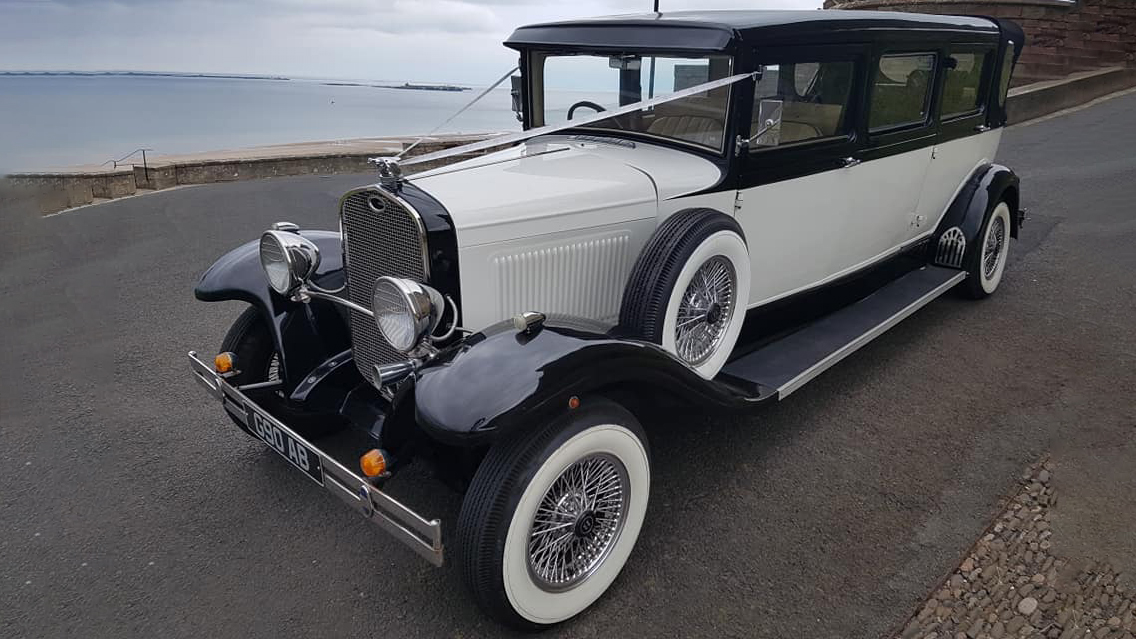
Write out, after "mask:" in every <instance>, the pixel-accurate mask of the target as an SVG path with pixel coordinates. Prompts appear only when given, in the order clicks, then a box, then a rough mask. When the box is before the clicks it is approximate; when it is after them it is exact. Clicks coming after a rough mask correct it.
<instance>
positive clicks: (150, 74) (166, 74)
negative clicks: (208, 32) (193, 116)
mask: <svg viewBox="0 0 1136 639" xmlns="http://www.w3.org/2000/svg"><path fill="white" fill-rule="evenodd" d="M5 76H20V77H27V76H32V77H37V76H38V77H87V76H91V77H100V76H115V77H122V76H127V77H129V76H137V77H143V78H205V79H210V80H291V79H292V78H288V77H284V76H280V75H234V74H231V73H177V72H173V71H0V77H5Z"/></svg>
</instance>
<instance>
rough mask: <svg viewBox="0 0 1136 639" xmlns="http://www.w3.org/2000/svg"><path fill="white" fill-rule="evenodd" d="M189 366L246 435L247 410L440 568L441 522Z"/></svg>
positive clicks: (333, 487)
mask: <svg viewBox="0 0 1136 639" xmlns="http://www.w3.org/2000/svg"><path fill="white" fill-rule="evenodd" d="M189 363H190V366H191V368H192V370H193V375H194V377H195V378H197V381H198V382H200V383H201V385H202V386H204V387H205V389H206V390H207V391H209V394H210V395H212V396H213V397H215V398H217V399H219V400H220V401H221V404H222V405H223V406H224V407H225V410H227V411H229V413H230V414H232V415H233V417H235V418H236V419H237V421H238V422H239V423H240V424H242V428H244V429H245V430H246V431H248V432H249V434H250V435H253V436H254V437H256V435H255V434H253V433H252V431H251V430H249V424H248V420H249V417H248V410H249V408H250V407H252V408H253V409H254V410H255V411H256V412H257V413H258V414H259V415H260V417H263V418H265V419H267V420H269V421H270V422H271V424H272V425H273V426H275V427H276V428H278V429H280V430H282V431H284V432H285V433H286V434H287V435H288V436H290V437H292V438H293V439H295V440H297V441H298V442H299V443H301V444H303V445H305V446H307V447H308V448H309V449H310V450H311V451H313V452H314V453H315V454H316V455H317V456H318V457H319V460H320V464H321V466H322V468H323V471H322V476H323V482H322V484H323V487H324V488H326V489H327V490H328V491H329V492H330V493H332V494H333V495H335V496H336V497H339V498H340V499H342V500H343V501H345V502H347V504H348V505H349V506H351V507H352V508H354V509H355V510H357V511H358V512H360V513H362V515H363V516H364V517H366V518H367V519H369V520H371V521H372V522H373V523H375V524H377V525H378V526H379V527H380V528H382V529H383V530H386V531H387V532H389V533H390V534H392V535H394V536H395V538H396V539H398V540H399V541H401V542H402V543H404V544H406V545H407V546H410V548H411V549H412V550H414V552H416V553H418V554H419V555H422V557H423V558H425V559H426V560H427V561H429V562H430V563H432V564H434V565H435V566H441V565H442V559H443V556H442V550H443V549H442V522H441V521H439V520H437V519H431V520H426V519H424V518H423V517H422V516H421V515H419V514H418V513H416V512H414V511H413V510H410V509H409V508H407V507H406V506H404V505H402V504H401V503H400V502H398V501H397V500H395V499H394V498H392V497H391V496H389V495H387V494H386V493H384V492H382V491H381V490H379V489H378V488H376V487H374V486H372V485H371V484H370V482H368V481H367V480H366V479H365V478H363V477H361V476H359V475H358V474H356V473H354V472H352V471H350V470H348V469H347V467H346V466H344V465H343V464H342V463H340V462H339V461H338V460H336V459H334V458H332V457H331V456H330V455H329V454H328V453H326V452H325V451H323V450H321V449H320V448H319V447H318V446H314V445H312V443H311V442H309V441H308V440H307V439H305V438H303V437H301V436H300V435H298V434H297V433H296V432H295V431H293V430H292V429H291V428H289V427H288V426H287V425H285V424H284V423H282V422H281V421H280V420H278V419H276V418H275V417H272V416H271V415H269V414H268V413H267V412H266V411H265V410H264V409H261V408H260V407H259V406H257V405H256V404H255V402H253V401H252V400H250V399H249V398H248V397H247V396H246V395H245V394H244V393H243V392H241V389H240V388H238V387H236V386H233V385H232V384H230V383H228V382H227V381H225V379H224V378H222V377H221V376H220V375H218V374H217V372H216V371H214V370H213V367H212V366H210V365H209V364H208V363H206V362H205V361H203V360H201V359H200V358H199V357H198V356H197V353H196V352H194V351H190V352H189ZM258 419H259V418H258Z"/></svg>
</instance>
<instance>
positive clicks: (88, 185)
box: [0, 133, 498, 215]
mask: <svg viewBox="0 0 1136 639" xmlns="http://www.w3.org/2000/svg"><path fill="white" fill-rule="evenodd" d="M497 134H498V133H481V134H449V135H447V134H443V135H432V136H426V137H424V138H423V139H422V140H423V141H422V142H421V143H420V144H418V145H417V146H415V147H414V150H413V151H412V152H411V153H410V154H409V155H408V157H413V156H416V155H424V154H426V153H432V152H434V151H439V150H442V149H447V148H451V147H454V146H460V145H463V144H468V143H470V142H475V141H479V140H483V139H485V138H488V137H491V136H493V135H497ZM418 139H419V137H418V136H392V137H382V138H357V139H349V140H327V141H319V142H298V143H289V144H274V145H268V146H257V147H249V148H244V149H229V150H218V151H208V152H203V153H187V154H178V155H159V156H151V157H146V158H145V160H144V161H143V158H142V157H141V156H135V157H133V158H131V159H130V160H129V161H127V162H122V163H119V164H117V165H116V166H105V165H79V166H73V167H65V168H58V169H48V170H42V171H23V172H17V173H10V174H8V175H7V176H5V181H6V182H8V184H9V185H10V187H11V190H12V191H15V192H16V193H17V195H18V196H22V197H31V198H33V199H35V200H36V203H37V206H38V208H39V211H40V214H41V215H51V214H55V213H60V212H62V211H66V210H68V209H73V208H77V207H81V206H88V205H91V204H97V203H99V202H100V201H106V200H112V199H118V198H122V197H129V196H132V195H136V194H139V193H145V192H154V191H160V190H165V189H170V188H174V187H178V186H189V185H195V184H210V183H214V182H236V181H242V180H256V179H263V178H270V177H283V176H291V175H336V174H341V173H365V172H367V171H371V170H373V167H372V166H371V165H370V164H369V163H368V162H367V160H369V159H370V158H373V157H381V156H389V155H394V154H397V153H400V152H402V150H403V149H405V148H406V147H408V146H410V145H411V144H413V143H414V142H415V141H417V140H418ZM484 152H485V151H482V152H479V153H475V154H471V155H470V156H468V157H472V156H473V155H480V154H481V153H484ZM465 157H467V156H458V157H455V158H449V159H446V160H442V161H439V162H427V163H424V164H422V165H420V166H416V167H415V171H414V172H418V171H425V170H428V169H432V168H435V167H437V166H441V165H443V164H449V163H452V162H456V161H459V160H461V159H465ZM2 199H3V198H0V201H2Z"/></svg>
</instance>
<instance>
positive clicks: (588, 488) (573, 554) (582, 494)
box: [528, 454, 631, 592]
mask: <svg viewBox="0 0 1136 639" xmlns="http://www.w3.org/2000/svg"><path fill="white" fill-rule="evenodd" d="M630 489H631V484H630V481H629V480H628V478H627V469H626V468H624V466H623V463H622V462H620V461H619V460H618V459H616V458H615V457H613V456H611V455H607V454H597V455H590V456H588V457H585V458H584V459H581V460H580V461H577V462H575V463H574V464H572V465H571V466H569V467H568V468H566V469H564V472H562V473H561V474H560V476H559V477H557V478H556V481H554V482H552V486H550V487H549V489H548V492H546V493H545V494H544V497H543V498H542V499H541V500H540V505H539V506H537V510H536V516H535V517H534V518H533V522H532V528H531V532H530V533H529V543H528V558H529V574H530V575H531V576H532V577H533V580H534V581H535V582H536V584H537V585H538V586H540V587H541V588H542V589H544V590H548V591H554V592H555V591H562V590H568V589H570V588H572V587H574V586H576V585H577V584H579V583H580V582H582V581H583V580H584V579H586V578H587V577H588V576H589V575H591V574H592V573H593V572H595V571H596V569H597V568H599V566H600V564H602V563H603V560H604V559H605V558H606V557H607V555H608V553H609V552H611V548H612V547H613V546H614V545H615V542H616V540H617V539H618V538H619V533H620V531H622V530H623V524H624V520H625V515H626V512H627V504H628V498H629V497H630Z"/></svg>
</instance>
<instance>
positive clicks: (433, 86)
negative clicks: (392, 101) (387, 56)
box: [323, 82, 471, 91]
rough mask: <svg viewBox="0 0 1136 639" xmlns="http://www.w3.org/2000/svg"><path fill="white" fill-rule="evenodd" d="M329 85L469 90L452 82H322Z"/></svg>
mask: <svg viewBox="0 0 1136 639" xmlns="http://www.w3.org/2000/svg"><path fill="white" fill-rule="evenodd" d="M323 84H324V86H329V87H371V88H372V89H409V90H411V91H469V90H471V88H470V87H461V86H457V85H454V84H411V83H409V82H406V83H404V84H364V83H362V82H324V83H323Z"/></svg>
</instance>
